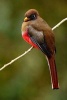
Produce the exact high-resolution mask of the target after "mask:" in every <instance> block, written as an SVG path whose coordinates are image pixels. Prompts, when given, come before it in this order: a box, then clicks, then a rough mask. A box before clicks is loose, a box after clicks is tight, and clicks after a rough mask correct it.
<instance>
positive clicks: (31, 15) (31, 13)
mask: <svg viewBox="0 0 67 100" xmlns="http://www.w3.org/2000/svg"><path fill="white" fill-rule="evenodd" d="M38 16H39V13H38V11H37V10H35V9H30V10H28V11H27V12H26V13H25V18H24V22H28V21H32V20H35V19H37V17H38Z"/></svg>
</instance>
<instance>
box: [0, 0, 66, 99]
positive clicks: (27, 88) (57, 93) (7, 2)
mask: <svg viewBox="0 0 67 100" xmlns="http://www.w3.org/2000/svg"><path fill="white" fill-rule="evenodd" d="M30 8H35V9H37V10H38V11H39V13H40V15H41V16H42V17H43V18H44V19H45V20H46V21H47V22H48V24H49V25H50V26H51V27H53V26H55V25H56V24H57V23H58V22H59V21H61V20H62V19H63V18H65V17H67V0H57V1H56V0H50V1H49V0H33V1H32V0H0V67H1V66H3V65H4V64H5V63H7V62H9V61H10V60H12V59H13V58H15V57H17V56H19V55H20V54H22V53H23V52H25V51H26V50H27V49H28V48H29V47H30V46H29V45H28V44H27V43H26V42H24V40H23V39H22V36H21V24H22V22H23V18H24V13H25V12H26V11H27V10H28V9H30ZM66 25H67V22H65V23H63V24H62V25H61V26H60V27H59V28H57V29H56V30H54V32H55V37H56V48H57V53H56V64H57V71H58V77H59V83H60V89H59V90H52V89H51V83H50V75H49V68H48V65H47V62H46V59H45V57H44V55H43V54H42V53H41V52H40V51H38V50H35V49H34V50H32V51H31V52H30V53H28V54H27V55H25V56H24V57H23V58H21V59H19V60H18V61H17V62H15V63H13V64H12V65H10V66H9V67H7V68H5V69H4V70H3V71H1V72H0V100H66V99H67V95H66V93H67V53H66V52H67V27H66Z"/></svg>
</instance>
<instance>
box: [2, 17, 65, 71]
mask: <svg viewBox="0 0 67 100" xmlns="http://www.w3.org/2000/svg"><path fill="white" fill-rule="evenodd" d="M65 21H67V18H64V19H63V20H62V21H60V22H59V23H58V24H57V25H55V26H54V27H53V28H52V30H54V29H56V28H57V27H59V26H60V25H61V24H62V23H64V22H65ZM32 49H33V46H32V47H31V48H29V49H28V50H27V51H25V52H24V53H23V54H21V55H20V56H18V57H16V58H15V59H13V60H11V61H10V62H9V63H7V64H5V65H4V66H3V67H1V68H0V71H2V70H3V69H4V68H5V67H7V66H9V65H11V64H12V63H14V62H15V61H17V60H18V59H20V58H21V57H23V56H25V55H26V54H27V53H28V52H30V51H31V50H32Z"/></svg>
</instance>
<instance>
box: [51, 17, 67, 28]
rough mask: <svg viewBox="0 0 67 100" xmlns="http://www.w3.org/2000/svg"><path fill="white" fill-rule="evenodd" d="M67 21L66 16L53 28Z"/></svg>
mask: <svg viewBox="0 0 67 100" xmlns="http://www.w3.org/2000/svg"><path fill="white" fill-rule="evenodd" d="M65 21H67V18H64V19H63V20H61V21H60V22H59V23H58V24H57V25H55V26H54V27H53V28H52V30H54V29H56V28H57V27H59V26H60V25H61V24H62V23H64V22H65Z"/></svg>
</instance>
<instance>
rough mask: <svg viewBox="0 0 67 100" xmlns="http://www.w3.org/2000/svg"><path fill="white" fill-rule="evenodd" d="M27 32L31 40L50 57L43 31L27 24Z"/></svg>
mask: <svg viewBox="0 0 67 100" xmlns="http://www.w3.org/2000/svg"><path fill="white" fill-rule="evenodd" d="M28 33H29V37H30V39H31V41H32V42H33V43H35V44H36V45H37V46H38V47H39V48H40V50H41V51H42V52H43V53H44V54H45V55H47V56H48V57H50V56H51V51H50V50H49V48H48V46H47V43H46V41H45V36H44V35H43V32H42V31H37V30H36V29H34V28H33V27H32V26H29V28H28Z"/></svg>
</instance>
